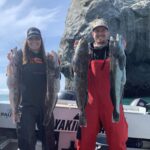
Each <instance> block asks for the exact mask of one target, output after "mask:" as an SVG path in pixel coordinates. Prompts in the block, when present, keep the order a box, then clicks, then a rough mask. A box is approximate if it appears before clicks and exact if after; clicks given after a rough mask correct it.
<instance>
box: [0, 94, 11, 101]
mask: <svg viewBox="0 0 150 150" xmlns="http://www.w3.org/2000/svg"><path fill="white" fill-rule="evenodd" d="M8 100H9V99H8V94H0V101H8Z"/></svg>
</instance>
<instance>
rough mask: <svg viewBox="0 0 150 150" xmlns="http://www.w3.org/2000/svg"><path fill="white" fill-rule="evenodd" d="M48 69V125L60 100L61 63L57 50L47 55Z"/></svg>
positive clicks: (45, 123)
mask: <svg viewBox="0 0 150 150" xmlns="http://www.w3.org/2000/svg"><path fill="white" fill-rule="evenodd" d="M46 66H47V67H46V69H47V92H46V99H45V115H44V121H43V124H44V125H45V126H48V124H49V122H50V120H51V117H52V116H53V110H54V108H55V106H56V103H57V100H58V92H59V90H60V63H59V57H58V55H57V53H56V52H54V51H52V52H51V53H50V54H48V55H47V57H46Z"/></svg>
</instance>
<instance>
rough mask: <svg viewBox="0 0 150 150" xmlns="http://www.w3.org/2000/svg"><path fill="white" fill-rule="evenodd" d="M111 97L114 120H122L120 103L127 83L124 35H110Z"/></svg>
mask: <svg viewBox="0 0 150 150" xmlns="http://www.w3.org/2000/svg"><path fill="white" fill-rule="evenodd" d="M109 48H110V87H111V88H110V97H111V101H112V104H113V113H112V122H116V123H117V122H119V120H120V104H121V101H122V99H123V92H124V85H125V83H126V69H125V66H126V55H125V41H124V39H123V37H122V35H119V34H116V37H115V38H113V37H112V36H111V37H110V42H109Z"/></svg>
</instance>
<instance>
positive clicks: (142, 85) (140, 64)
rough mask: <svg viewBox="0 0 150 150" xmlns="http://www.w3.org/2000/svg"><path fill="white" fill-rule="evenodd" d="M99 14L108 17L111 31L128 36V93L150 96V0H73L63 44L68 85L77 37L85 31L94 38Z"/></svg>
mask: <svg viewBox="0 0 150 150" xmlns="http://www.w3.org/2000/svg"><path fill="white" fill-rule="evenodd" d="M95 18H105V20H106V21H107V22H108V25H109V29H110V33H111V35H114V34H115V33H121V34H122V35H123V36H124V37H125V38H126V40H127V48H126V55H127V67H126V69H127V83H126V87H125V96H134V97H136V96H137V97H138V96H149V95H150V94H149V93H150V0H72V2H71V5H70V8H69V10H68V15H67V18H66V26H65V31H64V35H63V37H62V40H61V44H60V49H61V50H60V53H61V54H62V63H63V65H64V66H65V67H62V72H63V73H64V75H65V77H66V89H70V88H71V87H72V77H71V73H70V70H69V69H68V68H69V67H66V66H69V65H70V62H71V59H72V55H73V43H74V39H75V38H77V37H78V36H79V35H80V34H85V33H86V35H87V36H88V37H89V39H91V36H90V25H89V24H90V22H92V21H93V20H94V19H95ZM65 64H67V65H65Z"/></svg>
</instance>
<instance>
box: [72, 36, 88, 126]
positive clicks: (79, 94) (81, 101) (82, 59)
mask: <svg viewBox="0 0 150 150" xmlns="http://www.w3.org/2000/svg"><path fill="white" fill-rule="evenodd" d="M88 62H89V52H88V43H87V41H86V40H85V39H84V38H82V39H80V40H79V43H78V45H77V47H76V49H75V54H74V57H73V71H74V89H75V93H76V102H77V106H78V108H79V110H80V115H79V125H80V126H87V122H86V114H85V106H86V104H87V101H88V92H87V87H88V79H87V75H88Z"/></svg>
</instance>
